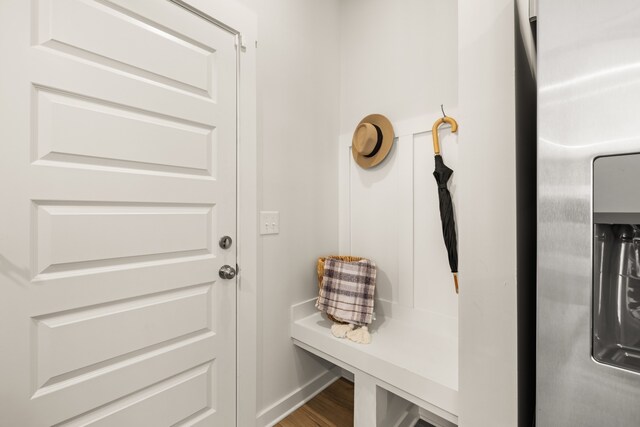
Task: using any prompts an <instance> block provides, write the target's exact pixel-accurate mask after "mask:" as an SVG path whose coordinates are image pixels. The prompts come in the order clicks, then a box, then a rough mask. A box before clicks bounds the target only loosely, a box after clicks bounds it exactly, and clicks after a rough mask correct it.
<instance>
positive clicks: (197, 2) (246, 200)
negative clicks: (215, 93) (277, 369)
mask: <svg viewBox="0 0 640 427" xmlns="http://www.w3.org/2000/svg"><path fill="white" fill-rule="evenodd" d="M168 1H170V2H172V3H174V4H177V5H178V6H181V7H183V8H185V9H187V10H189V11H190V12H192V13H195V14H196V15H199V16H200V17H202V18H203V19H206V20H207V21H209V22H211V23H213V24H215V25H217V26H219V27H221V28H223V29H224V30H226V31H229V32H230V33H232V34H234V35H235V37H236V46H239V48H238V49H237V50H236V52H237V69H236V73H237V88H236V102H237V113H236V131H237V134H236V135H237V136H236V152H237V156H236V158H237V160H236V162H237V164H236V180H237V191H236V195H237V207H236V224H237V230H236V236H237V246H236V251H237V260H238V261H237V262H238V266H239V274H238V278H237V286H238V289H237V294H236V389H235V393H236V426H243V427H244V426H255V425H256V414H257V401H256V399H257V392H256V390H257V365H258V363H257V362H258V360H257V359H258V342H257V336H258V335H257V332H258V331H257V329H258V323H257V322H258V318H257V314H258V219H257V209H258V155H257V153H258V147H257V110H256V108H257V87H256V49H257V28H258V25H257V16H256V14H255V13H254V12H253V11H252V10H250V9H248V8H246V7H245V6H243V5H241V4H240V3H238V2H237V1H236V0H225V1H224V2H212V1H210V0H168Z"/></svg>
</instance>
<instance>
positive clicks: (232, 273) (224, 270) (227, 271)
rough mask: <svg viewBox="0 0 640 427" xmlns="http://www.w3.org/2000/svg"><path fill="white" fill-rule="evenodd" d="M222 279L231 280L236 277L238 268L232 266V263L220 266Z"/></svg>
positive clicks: (219, 272)
mask: <svg viewBox="0 0 640 427" xmlns="http://www.w3.org/2000/svg"><path fill="white" fill-rule="evenodd" d="M218 274H219V275H220V278H221V279H226V280H231V279H233V278H234V277H236V269H235V268H233V267H231V266H230V265H223V266H222V267H220V271H218Z"/></svg>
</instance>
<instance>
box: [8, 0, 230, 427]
mask: <svg viewBox="0 0 640 427" xmlns="http://www.w3.org/2000/svg"><path fill="white" fill-rule="evenodd" d="M235 40H236V36H235V35H233V34H231V33H229V32H227V31H226V30H223V29H222V28H220V27H218V26H216V25H214V24H213V23H211V22H209V21H207V20H205V19H203V18H201V17H199V16H197V15H195V14H193V13H191V12H188V11H187V10H185V9H183V8H181V7H180V6H177V5H175V4H173V3H171V2H169V1H166V0H153V1H151V0H30V1H26V0H6V1H2V2H1V3H0V49H1V51H0V52H1V54H2V67H1V68H0V76H1V78H0V118H1V124H0V195H1V198H0V332H1V336H0V426H3V427H30V426H89V425H90V426H118V427H128V426H131V427H146V426H149V427H157V426H192V425H198V426H222V427H228V426H232V425H235V416H236V415H235V412H236V386H235V384H236V379H235V378H236V368H235V366H236V350H235V348H236V326H235V325H236V320H235V319H236V312H235V311H236V283H235V279H221V278H220V277H219V270H220V268H221V267H223V266H224V265H229V266H231V267H233V268H235V267H236V249H235V241H236V235H235V232H236V219H235V218H236V102H237V101H236V67H237V65H236V47H235ZM224 235H228V236H230V237H231V238H232V239H233V244H232V245H231V247H230V248H228V249H222V248H221V247H220V246H219V244H218V242H219V239H220V238H221V237H222V236H224Z"/></svg>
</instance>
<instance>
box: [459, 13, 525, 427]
mask: <svg viewBox="0 0 640 427" xmlns="http://www.w3.org/2000/svg"><path fill="white" fill-rule="evenodd" d="M514 13H515V11H514V1H513V0H487V1H482V2H480V1H477V0H458V42H459V57H458V65H459V73H458V74H459V87H458V96H459V110H460V113H459V119H460V130H459V136H458V139H459V142H460V158H459V166H458V186H459V192H460V193H459V197H460V199H459V200H460V203H459V209H458V219H459V222H458V230H459V234H460V239H459V243H460V311H459V313H460V318H459V339H460V352H459V354H460V359H459V366H460V395H459V398H460V414H459V422H460V425H461V426H463V427H475V426H477V427H485V426H495V427H513V426H517V425H518V419H517V397H518V394H517V372H516V371H517V336H516V326H517V319H516V297H517V292H516V170H515V156H516V153H515V149H516V145H515V80H514V72H515V71H514V67H515V60H514V52H515V46H514Z"/></svg>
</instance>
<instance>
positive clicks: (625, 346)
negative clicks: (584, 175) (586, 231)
mask: <svg viewBox="0 0 640 427" xmlns="http://www.w3.org/2000/svg"><path fill="white" fill-rule="evenodd" d="M593 172H594V174H593V223H594V224H593V225H594V227H593V231H594V237H593V244H594V248H593V329H592V331H593V332H592V336H593V346H592V351H593V357H594V358H595V359H596V360H597V361H599V362H602V363H605V364H609V365H614V366H617V367H619V368H622V369H627V370H631V371H636V372H640V154H633V155H623V156H609V157H600V158H598V159H596V160H595V161H594V168H593Z"/></svg>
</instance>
